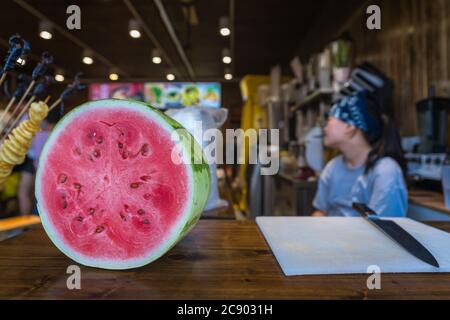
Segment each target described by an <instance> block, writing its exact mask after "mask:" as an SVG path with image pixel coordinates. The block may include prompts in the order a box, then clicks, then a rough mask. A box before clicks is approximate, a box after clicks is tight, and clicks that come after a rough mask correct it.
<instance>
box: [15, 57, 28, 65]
mask: <svg viewBox="0 0 450 320" xmlns="http://www.w3.org/2000/svg"><path fill="white" fill-rule="evenodd" d="M16 63H17V64H18V65H19V66H21V67H23V66H24V65H25V64H26V63H27V60H25V58H22V57H18V58H17V60H16Z"/></svg>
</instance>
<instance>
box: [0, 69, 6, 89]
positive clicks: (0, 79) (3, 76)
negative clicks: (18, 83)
mask: <svg viewBox="0 0 450 320" xmlns="http://www.w3.org/2000/svg"><path fill="white" fill-rule="evenodd" d="M5 79H6V72H5V73H4V74H2V76H1V78H0V86H1V85H2V84H3V81H5Z"/></svg>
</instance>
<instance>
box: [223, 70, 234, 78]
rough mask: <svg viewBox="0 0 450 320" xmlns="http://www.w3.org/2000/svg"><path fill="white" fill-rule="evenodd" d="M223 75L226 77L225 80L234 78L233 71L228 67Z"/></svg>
mask: <svg viewBox="0 0 450 320" xmlns="http://www.w3.org/2000/svg"><path fill="white" fill-rule="evenodd" d="M223 77H224V78H225V80H232V79H233V74H232V73H231V69H229V68H226V69H225V73H224V75H223Z"/></svg>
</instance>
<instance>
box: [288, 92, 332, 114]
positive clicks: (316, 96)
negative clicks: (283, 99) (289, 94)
mask: <svg viewBox="0 0 450 320" xmlns="http://www.w3.org/2000/svg"><path fill="white" fill-rule="evenodd" d="M333 94H334V91H333V90H332V89H319V90H316V91H314V92H312V93H311V94H309V95H308V96H307V97H306V98H305V99H304V100H303V101H301V102H299V103H297V104H296V105H295V106H293V107H292V109H291V110H292V112H295V111H298V110H300V109H304V108H307V107H309V106H311V105H312V104H313V103H314V102H316V101H320V100H322V99H328V98H331V96H332V95H333Z"/></svg>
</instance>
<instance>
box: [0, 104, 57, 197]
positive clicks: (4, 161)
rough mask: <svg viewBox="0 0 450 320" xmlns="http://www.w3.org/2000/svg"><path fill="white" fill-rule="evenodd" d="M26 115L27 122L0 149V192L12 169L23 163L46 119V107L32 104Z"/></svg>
mask: <svg viewBox="0 0 450 320" xmlns="http://www.w3.org/2000/svg"><path fill="white" fill-rule="evenodd" d="M28 114H29V120H25V121H23V122H22V123H21V124H20V125H19V126H18V127H17V128H15V129H14V130H13V131H12V132H11V133H10V134H9V135H8V137H7V138H6V140H5V142H4V143H3V144H2V146H1V147H0V190H2V189H3V187H4V184H5V182H6V180H7V179H8V177H9V175H10V174H11V172H12V170H13V169H14V167H15V166H16V165H19V164H22V163H24V161H25V157H26V155H27V153H28V150H29V148H30V147H31V142H32V140H33V138H34V136H35V135H36V133H37V132H39V131H40V130H41V123H42V121H43V120H44V119H45V118H46V117H47V114H48V106H47V105H46V104H45V103H44V102H37V103H33V104H31V107H30V111H29V113H28Z"/></svg>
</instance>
